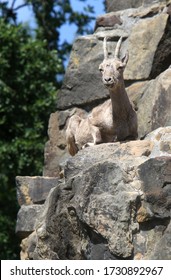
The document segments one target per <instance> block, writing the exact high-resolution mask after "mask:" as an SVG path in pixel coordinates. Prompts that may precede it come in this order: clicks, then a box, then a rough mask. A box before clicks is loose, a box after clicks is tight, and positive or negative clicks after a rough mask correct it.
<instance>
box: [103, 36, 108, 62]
mask: <svg viewBox="0 0 171 280" xmlns="http://www.w3.org/2000/svg"><path fill="white" fill-rule="evenodd" d="M103 51H104V59H107V58H108V51H107V37H104V41H103Z"/></svg>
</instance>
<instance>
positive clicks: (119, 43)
mask: <svg viewBox="0 0 171 280" xmlns="http://www.w3.org/2000/svg"><path fill="white" fill-rule="evenodd" d="M121 44H122V37H120V39H119V41H118V42H117V45H116V49H115V54H114V57H115V58H119V52H120V48H121Z"/></svg>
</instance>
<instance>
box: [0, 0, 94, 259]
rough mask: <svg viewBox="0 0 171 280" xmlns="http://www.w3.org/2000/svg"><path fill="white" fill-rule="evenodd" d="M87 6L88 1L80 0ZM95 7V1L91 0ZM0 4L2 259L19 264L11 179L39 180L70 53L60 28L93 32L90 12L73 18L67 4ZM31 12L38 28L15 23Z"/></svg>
mask: <svg viewBox="0 0 171 280" xmlns="http://www.w3.org/2000/svg"><path fill="white" fill-rule="evenodd" d="M79 1H82V2H86V0H78V2H79ZM95 1H96V0H95ZM10 3H11V5H9V3H8V1H0V158H1V160H0V206H1V207H0V257H1V259H17V258H19V250H20V248H19V240H17V238H16V235H15V222H16V216H17V211H18V205H17V200H16V190H15V177H16V175H21V176H26V175H27V176H33V175H41V172H42V169H43V149H44V144H45V142H46V140H47V135H46V134H47V127H48V119H49V115H50V113H51V112H53V111H54V110H55V99H56V93H57V90H58V88H59V86H60V83H59V82H58V81H57V74H61V73H64V61H65V59H66V57H67V55H68V53H69V51H70V49H71V45H70V43H68V42H67V41H64V42H61V40H60V28H61V27H62V26H63V24H66V23H68V24H75V25H76V26H77V33H78V34H85V33H86V34H87V33H89V32H92V30H91V28H90V27H89V23H90V22H91V20H92V19H93V18H94V17H93V8H92V7H91V6H88V5H87V6H86V7H85V9H84V11H83V12H80V13H79V12H75V11H74V10H73V8H72V5H71V1H70V0H66V1H63V0H55V1H52V0H43V1H42V0H23V4H22V5H20V6H17V1H16V0H13V1H11V2H10ZM25 5H27V6H30V7H32V10H33V12H34V15H35V19H36V22H37V26H36V28H35V30H34V33H33V31H30V29H29V27H26V26H25V25H23V24H22V23H20V24H19V22H18V14H17V13H18V11H19V10H20V8H21V7H23V6H25Z"/></svg>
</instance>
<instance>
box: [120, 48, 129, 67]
mask: <svg viewBox="0 0 171 280" xmlns="http://www.w3.org/2000/svg"><path fill="white" fill-rule="evenodd" d="M128 59H129V53H128V51H127V52H126V54H125V55H124V57H123V58H122V59H121V61H122V63H123V66H126V65H127V62H128Z"/></svg>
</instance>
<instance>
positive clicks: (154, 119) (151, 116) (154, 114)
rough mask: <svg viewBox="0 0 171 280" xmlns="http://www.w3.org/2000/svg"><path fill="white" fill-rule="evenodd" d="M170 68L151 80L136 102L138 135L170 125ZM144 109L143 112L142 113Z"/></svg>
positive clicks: (141, 135)
mask: <svg viewBox="0 0 171 280" xmlns="http://www.w3.org/2000/svg"><path fill="white" fill-rule="evenodd" d="M170 79H171V68H169V69H168V70H166V71H165V72H163V73H162V74H161V75H160V76H159V77H157V78H156V79H155V80H151V81H150V82H149V84H148V86H147V87H146V90H145V91H144V94H143V95H142V97H141V99H140V100H139V102H138V112H137V114H138V127H139V137H144V135H146V134H147V133H149V132H150V131H152V130H154V129H156V128H157V127H159V126H170V125H171V110H170V108H171V84H170ZM144 110H145V113H144Z"/></svg>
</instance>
